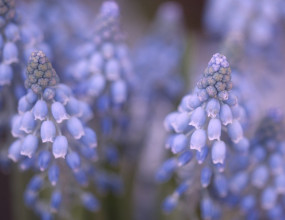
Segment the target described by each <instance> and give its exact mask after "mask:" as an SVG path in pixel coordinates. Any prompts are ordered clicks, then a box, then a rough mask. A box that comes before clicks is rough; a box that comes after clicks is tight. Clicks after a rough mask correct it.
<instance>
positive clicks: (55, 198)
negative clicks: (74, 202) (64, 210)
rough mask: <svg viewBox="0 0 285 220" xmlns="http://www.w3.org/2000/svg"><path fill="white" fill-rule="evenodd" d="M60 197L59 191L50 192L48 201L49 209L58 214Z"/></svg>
mask: <svg viewBox="0 0 285 220" xmlns="http://www.w3.org/2000/svg"><path fill="white" fill-rule="evenodd" d="M61 201H62V195H61V192H60V191H59V190H55V191H53V192H52V195H51V199H50V208H51V211H52V212H58V211H59V208H60V206H61Z"/></svg>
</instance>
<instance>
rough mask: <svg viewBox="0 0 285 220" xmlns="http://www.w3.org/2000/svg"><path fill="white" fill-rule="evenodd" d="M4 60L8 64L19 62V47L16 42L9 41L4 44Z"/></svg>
mask: <svg viewBox="0 0 285 220" xmlns="http://www.w3.org/2000/svg"><path fill="white" fill-rule="evenodd" d="M3 60H4V63H6V64H7V65H10V64H12V63H16V62H18V48H17V46H16V44H15V43H13V42H7V43H5V44H4V48H3Z"/></svg>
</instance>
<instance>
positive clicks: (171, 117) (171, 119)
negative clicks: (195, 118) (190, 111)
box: [163, 112, 189, 131]
mask: <svg viewBox="0 0 285 220" xmlns="http://www.w3.org/2000/svg"><path fill="white" fill-rule="evenodd" d="M186 114H187V113H186ZM178 115H179V113H178V112H171V113H170V114H168V115H167V116H166V117H165V119H164V122H163V125H164V128H165V129H166V130H167V131H174V129H175V128H174V127H173V124H174V123H175V121H176V116H178ZM188 124H189V122H188ZM188 124H187V126H188Z"/></svg>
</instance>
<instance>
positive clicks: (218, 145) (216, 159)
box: [212, 141, 226, 164]
mask: <svg viewBox="0 0 285 220" xmlns="http://www.w3.org/2000/svg"><path fill="white" fill-rule="evenodd" d="M225 158H226V144H225V142H223V141H215V142H214V144H213V147H212V161H213V163H214V164H219V163H220V164H223V163H224V161H225Z"/></svg>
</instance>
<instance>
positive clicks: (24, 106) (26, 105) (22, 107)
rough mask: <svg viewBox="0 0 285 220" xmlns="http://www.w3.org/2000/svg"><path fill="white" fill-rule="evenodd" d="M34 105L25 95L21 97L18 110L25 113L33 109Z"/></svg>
mask: <svg viewBox="0 0 285 220" xmlns="http://www.w3.org/2000/svg"><path fill="white" fill-rule="evenodd" d="M32 107H33V105H32V104H31V103H30V102H28V100H27V98H26V96H23V97H22V98H20V100H19V104H18V112H19V113H25V112H27V111H29V110H31V109H32Z"/></svg>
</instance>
